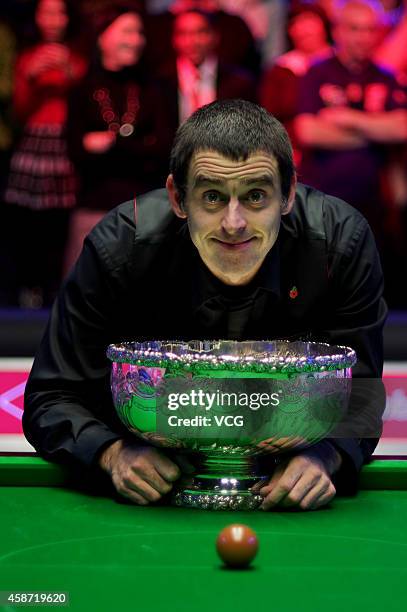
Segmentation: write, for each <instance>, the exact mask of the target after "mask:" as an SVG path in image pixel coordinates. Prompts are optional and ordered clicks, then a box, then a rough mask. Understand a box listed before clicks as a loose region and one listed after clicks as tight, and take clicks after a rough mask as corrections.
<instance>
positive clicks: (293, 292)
mask: <svg viewBox="0 0 407 612" xmlns="http://www.w3.org/2000/svg"><path fill="white" fill-rule="evenodd" d="M297 295H298V289H297V287H296V286H295V285H294V287H293V288H292V289H291V290H290V298H291V299H292V300H295V298H296V297H297Z"/></svg>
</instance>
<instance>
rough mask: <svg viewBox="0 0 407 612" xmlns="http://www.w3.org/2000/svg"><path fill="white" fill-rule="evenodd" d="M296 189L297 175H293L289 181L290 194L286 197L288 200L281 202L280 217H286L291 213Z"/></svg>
mask: <svg viewBox="0 0 407 612" xmlns="http://www.w3.org/2000/svg"><path fill="white" fill-rule="evenodd" d="M296 189H297V175H296V174H294V175H293V178H292V179H291V186H290V193H289V195H288V199H287V200H283V206H282V209H281V214H282V215H288V213H290V212H291V211H292V209H293V206H294V202H295V192H296Z"/></svg>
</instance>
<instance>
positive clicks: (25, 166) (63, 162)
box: [3, 0, 85, 307]
mask: <svg viewBox="0 0 407 612" xmlns="http://www.w3.org/2000/svg"><path fill="white" fill-rule="evenodd" d="M34 19H35V25H36V28H37V42H36V44H34V45H32V46H30V47H29V48H27V49H26V50H25V51H23V52H21V54H20V55H19V57H18V58H17V62H16V67H15V83H14V112H15V115H16V118H17V120H18V121H19V122H20V124H21V126H22V137H21V140H20V142H19V143H18V144H17V146H16V149H15V151H14V153H13V156H12V159H11V164H10V175H9V180H8V185H7V189H6V192H5V201H6V202H7V203H8V205H9V206H8V207H7V211H5V215H6V216H7V224H8V227H9V228H10V236H9V237H10V240H11V246H10V248H11V249H12V252H13V254H14V256H15V262H16V267H17V272H16V284H17V287H16V289H18V287H21V291H20V293H19V298H18V299H19V301H20V305H21V306H23V307H40V306H43V305H45V306H46V305H49V304H50V303H51V302H52V300H53V299H54V296H55V294H56V291H57V288H58V285H59V281H60V278H61V271H62V259H63V251H64V245H65V239H66V232H67V226H68V216H69V211H70V209H71V208H72V207H73V206H74V205H75V189H76V183H75V176H74V171H73V167H72V164H71V163H70V161H69V159H68V157H67V154H66V142H65V122H66V112H67V103H66V98H67V95H68V91H69V89H70V88H71V87H72V86H74V85H75V84H76V82H77V81H78V80H79V79H80V78H81V76H82V75H83V73H84V70H85V61H84V60H83V59H82V58H81V57H80V56H79V55H78V54H77V53H76V52H75V51H74V50H73V37H74V34H75V32H76V28H77V26H78V23H77V21H76V19H75V12H74V10H73V7H72V4H71V2H70V1H69V0H38V1H37V2H36V4H35V16H34ZM3 218H4V216H3Z"/></svg>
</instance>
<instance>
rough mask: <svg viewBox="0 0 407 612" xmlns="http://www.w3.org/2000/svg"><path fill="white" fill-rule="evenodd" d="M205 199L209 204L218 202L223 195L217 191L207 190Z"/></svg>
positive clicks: (204, 195)
mask: <svg viewBox="0 0 407 612" xmlns="http://www.w3.org/2000/svg"><path fill="white" fill-rule="evenodd" d="M203 199H204V201H205V202H207V203H208V204H218V202H220V201H221V196H220V193H218V192H217V191H206V192H205V193H204V194H203Z"/></svg>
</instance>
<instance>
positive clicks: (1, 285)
mask: <svg viewBox="0 0 407 612" xmlns="http://www.w3.org/2000/svg"><path fill="white" fill-rule="evenodd" d="M15 46H16V40H15V36H14V33H13V31H12V29H11V27H10V26H9V24H8V23H7V21H6V20H5V19H2V17H1V15H0V207H1V208H0V215H1V223H0V270H1V280H0V306H11V305H13V302H15V295H13V294H15V288H14V291H13V284H14V282H15V281H14V278H15V269H14V261H13V259H12V254H11V252H10V249H9V248H8V240H7V234H8V232H9V228H8V220H7V218H6V217H5V215H4V207H3V195H4V189H5V187H6V183H7V177H8V169H9V162H10V155H11V150H12V144H13V121H12V102H11V101H12V92H13V67H14V56H15Z"/></svg>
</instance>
